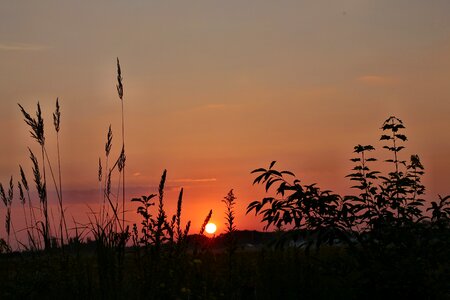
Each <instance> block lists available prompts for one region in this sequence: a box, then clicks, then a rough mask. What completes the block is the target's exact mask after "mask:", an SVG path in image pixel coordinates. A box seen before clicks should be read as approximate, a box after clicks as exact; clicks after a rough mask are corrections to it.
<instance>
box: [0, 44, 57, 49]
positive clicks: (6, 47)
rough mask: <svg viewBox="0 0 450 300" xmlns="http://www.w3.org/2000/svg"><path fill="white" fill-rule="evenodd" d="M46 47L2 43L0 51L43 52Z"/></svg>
mask: <svg viewBox="0 0 450 300" xmlns="http://www.w3.org/2000/svg"><path fill="white" fill-rule="evenodd" d="M46 49H48V47H46V46H42V45H34V44H23V43H0V51H43V50H46Z"/></svg>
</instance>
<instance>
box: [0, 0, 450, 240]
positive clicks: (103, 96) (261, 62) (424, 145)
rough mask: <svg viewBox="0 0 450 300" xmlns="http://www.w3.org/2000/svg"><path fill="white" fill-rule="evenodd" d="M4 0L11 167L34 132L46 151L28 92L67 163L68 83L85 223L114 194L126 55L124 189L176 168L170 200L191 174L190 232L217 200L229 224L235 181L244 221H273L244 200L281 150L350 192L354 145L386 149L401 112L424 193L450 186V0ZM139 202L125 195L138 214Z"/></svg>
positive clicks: (73, 182)
mask: <svg viewBox="0 0 450 300" xmlns="http://www.w3.org/2000/svg"><path fill="white" fill-rule="evenodd" d="M0 1H1V9H0V99H1V101H0V125H1V126H0V138H1V141H2V143H1V146H0V182H2V183H3V185H7V183H8V181H9V178H10V176H11V175H13V176H14V179H15V181H16V180H17V179H18V178H19V177H18V176H19V173H18V165H19V164H21V165H23V166H24V168H25V170H26V172H27V173H28V174H29V176H30V178H31V174H32V173H31V162H30V161H29V158H28V149H27V147H30V148H31V149H33V150H34V151H36V152H37V151H39V148H38V145H37V144H36V142H34V141H33V140H32V139H31V138H30V137H29V133H28V130H29V129H28V128H27V126H26V124H25V123H24V122H23V119H22V116H21V114H20V111H19V109H18V106H17V103H20V104H22V105H23V106H24V107H25V108H26V109H27V110H28V111H29V112H33V111H34V110H35V108H36V103H37V102H38V101H39V102H40V104H41V106H42V109H43V113H44V117H45V125H46V137H47V147H48V151H49V155H50V158H51V160H52V161H53V163H54V164H56V150H55V149H56V141H55V134H54V132H53V130H52V126H51V125H52V113H53V110H54V105H55V100H56V98H57V97H59V101H60V105H61V114H62V121H61V131H60V145H61V163H62V166H61V167H62V181H63V193H64V194H63V195H64V201H65V206H66V209H67V214H69V215H70V219H72V217H73V219H75V220H77V222H79V223H83V222H84V223H86V222H87V216H88V215H89V212H90V209H91V208H93V209H94V210H95V208H96V205H97V204H98V203H101V201H102V200H101V199H102V198H101V194H100V191H99V184H98V182H97V167H98V159H99V157H101V158H102V159H104V143H105V140H106V133H107V130H108V126H109V125H110V124H111V126H112V130H113V133H114V140H113V150H112V155H113V156H117V155H118V154H119V152H120V145H121V104H120V100H119V98H118V97H117V92H116V87H115V84H116V57H119V58H120V62H121V66H122V75H123V84H124V100H123V101H124V111H125V143H126V155H127V162H126V163H127V165H126V186H127V198H128V199H131V198H132V197H136V196H140V195H143V194H150V193H155V192H156V191H157V186H158V183H159V180H160V176H161V174H162V172H163V170H164V169H167V171H168V173H167V174H168V175H167V184H166V186H167V189H166V205H167V209H168V212H169V214H172V213H174V212H175V205H176V201H177V195H178V192H179V191H180V189H181V187H183V188H184V202H183V215H182V218H183V220H182V222H183V223H184V222H186V221H187V220H192V222H193V223H192V224H193V226H192V231H191V233H195V232H197V231H198V229H199V227H200V225H201V223H202V222H203V219H204V217H205V216H206V214H207V213H208V211H209V210H210V209H213V217H212V221H214V222H215V223H217V225H218V231H219V232H221V231H223V230H224V225H223V223H224V210H225V208H224V204H223V203H222V202H221V200H222V199H223V197H224V196H226V195H227V193H228V191H229V190H230V189H234V193H235V195H236V197H237V200H236V201H237V204H236V215H237V216H236V224H237V228H238V229H262V226H263V225H262V224H261V223H260V222H259V220H260V219H259V218H257V217H254V216H253V215H246V214H245V210H246V207H247V205H248V204H249V203H250V202H251V201H253V200H258V199H261V198H262V197H264V196H265V195H266V194H265V193H264V190H263V188H262V186H258V185H256V186H254V185H252V182H253V179H254V175H252V174H250V172H251V171H252V170H253V169H256V168H260V167H268V166H269V164H270V162H271V161H273V160H276V161H277V165H276V166H278V167H279V168H280V169H285V170H290V171H292V172H294V173H295V174H296V177H297V178H299V179H301V180H302V181H303V182H305V183H314V182H316V183H318V185H319V186H320V187H322V188H324V189H331V190H333V191H335V192H337V193H342V194H348V193H351V190H350V189H349V187H350V186H351V183H350V182H349V181H348V180H347V179H346V178H345V176H346V175H347V174H349V173H350V170H351V168H352V163H351V162H350V161H349V159H350V158H351V157H353V154H352V151H353V147H354V146H355V145H357V144H363V145H364V144H371V145H373V146H375V148H376V149H377V150H376V152H374V155H375V156H376V157H378V158H379V159H380V160H383V159H385V158H386V153H385V151H383V149H382V145H383V144H382V143H381V142H380V141H379V137H380V135H381V131H380V127H381V125H382V123H383V121H384V120H385V119H387V118H388V117H389V116H391V115H395V116H397V117H398V118H400V119H401V120H403V122H404V123H405V126H406V131H405V134H406V135H407V136H408V139H409V141H408V142H407V144H406V146H407V148H406V149H405V150H404V153H403V155H404V158H405V159H407V158H408V157H409V155H411V154H419V155H420V157H421V159H422V162H423V164H424V166H425V170H426V175H425V176H424V178H423V182H424V183H425V185H426V187H427V194H426V198H427V200H428V201H431V200H434V199H436V197H437V195H438V194H441V195H447V194H449V193H450V188H449V186H448V183H449V182H450V175H449V171H448V170H449V169H450V156H449V153H450V130H449V129H450V118H449V115H450V84H449V82H450V2H449V1H444V0H434V1H419V0H404V1H402V0H396V1H392V0H377V1H369V0H333V1H331V0H330V1H321V0H319V1H317V0H315V1H263V0H261V1H139V0H130V1H56V0H55V1H50V0H43V1H6V0H0ZM54 166H56V165H54ZM377 167H378V169H383V168H384V165H383V164H382V163H380V164H379V165H377ZM49 201H50V203H55V201H56V199H55V197H54V195H53V198H52V196H50V199H49ZM15 203H16V204H14V205H15V207H16V209H17V210H18V209H19V206H18V201H17V200H16V201H15ZM135 209H136V205H135V204H131V203H128V204H127V210H128V211H127V219H128V221H129V222H130V224H131V223H138V222H139V218H138V216H137V215H136V214H135ZM3 210H4V208H1V209H0V222H1V224H3V223H4V222H3V221H2V220H4V219H3V218H4V216H3V213H2V212H3ZM55 213H56V211H55ZM13 221H14V216H13ZM16 222H19V223H20V221H19V220H17V221H16ZM17 227H20V226H19V225H17ZM3 234H4V229H3V228H1V229H0V235H3Z"/></svg>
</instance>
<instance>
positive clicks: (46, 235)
mask: <svg viewBox="0 0 450 300" xmlns="http://www.w3.org/2000/svg"><path fill="white" fill-rule="evenodd" d="M44 152H45V148H44V146H43V145H42V146H41V153H42V175H43V178H44V186H45V188H46V189H47V178H46V174H45V158H44ZM45 153H46V152H45ZM52 174H53V172H52ZM47 204H48V203H47V193H45V197H44V199H42V210H43V213H44V219H45V224H44V227H45V230H44V244H45V249H46V250H47V249H49V248H50V240H49V234H50V232H49V229H50V224H49V221H48V211H47V208H48V206H47Z"/></svg>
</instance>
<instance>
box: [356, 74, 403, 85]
mask: <svg viewBox="0 0 450 300" xmlns="http://www.w3.org/2000/svg"><path fill="white" fill-rule="evenodd" d="M356 80H357V81H358V82H360V83H362V84H365V85H377V86H381V85H394V84H396V83H398V82H399V80H398V78H395V77H392V76H382V75H363V76H360V77H358V78H356Z"/></svg>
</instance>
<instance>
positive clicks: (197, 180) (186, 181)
mask: <svg viewBox="0 0 450 300" xmlns="http://www.w3.org/2000/svg"><path fill="white" fill-rule="evenodd" d="M170 181H171V182H177V183H181V182H183V183H192V182H194V183H196V182H215V181H217V179H216V178H198V179H192V178H182V179H173V180H170Z"/></svg>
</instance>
